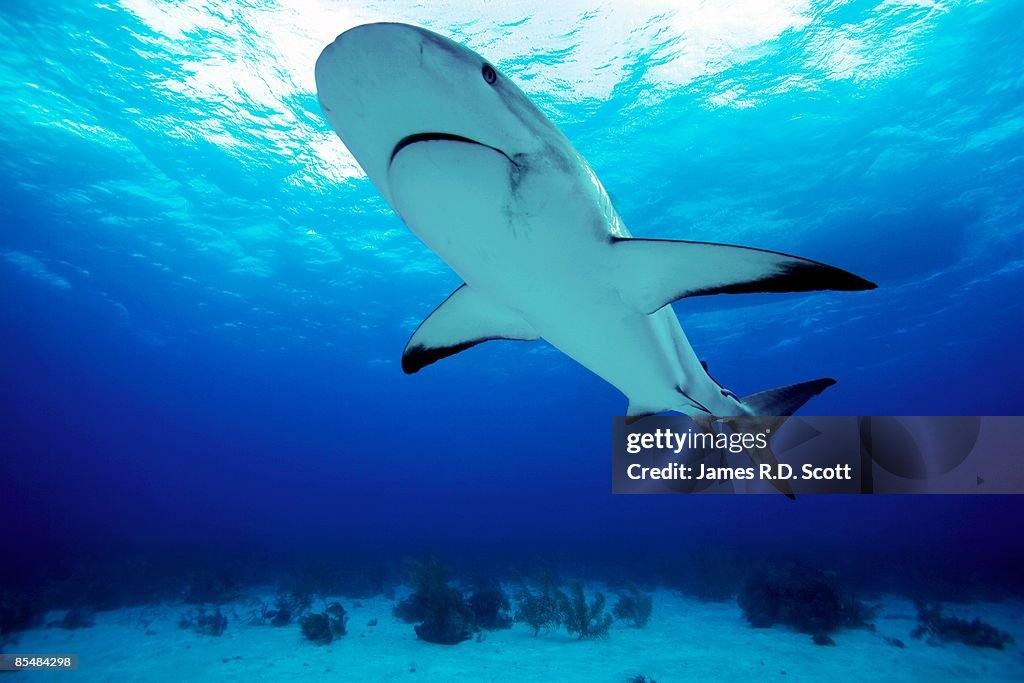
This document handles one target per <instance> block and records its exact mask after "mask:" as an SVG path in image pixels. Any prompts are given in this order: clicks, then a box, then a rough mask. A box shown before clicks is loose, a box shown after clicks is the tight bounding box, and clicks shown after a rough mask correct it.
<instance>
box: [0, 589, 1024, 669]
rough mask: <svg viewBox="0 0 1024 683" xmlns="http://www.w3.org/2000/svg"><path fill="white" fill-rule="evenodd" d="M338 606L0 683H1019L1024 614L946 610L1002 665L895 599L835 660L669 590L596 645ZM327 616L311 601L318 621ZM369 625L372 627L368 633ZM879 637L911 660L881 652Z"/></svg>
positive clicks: (160, 619) (93, 633) (33, 645)
mask: <svg viewBox="0 0 1024 683" xmlns="http://www.w3.org/2000/svg"><path fill="white" fill-rule="evenodd" d="M596 588H597V587H594V586H591V587H590V590H588V595H589V594H590V593H591V590H594V589H596ZM609 594H610V593H609ZM270 595H271V594H268V596H267V597H270ZM329 599H335V598H329ZM337 599H338V600H339V601H340V602H341V603H342V604H343V605H344V606H345V608H346V610H347V611H348V613H349V621H348V634H347V635H346V636H344V637H343V638H341V639H339V640H336V641H335V642H334V643H332V644H331V645H327V646H316V645H313V644H311V643H309V642H308V641H306V640H304V639H303V638H302V635H301V632H300V630H299V626H298V625H297V624H292V625H290V626H287V627H281V628H275V627H272V626H256V625H250V624H248V623H247V619H248V617H249V614H250V613H251V611H252V606H251V604H250V603H249V602H248V601H239V602H237V603H233V604H228V605H223V606H222V607H221V609H222V611H223V613H224V614H226V615H227V616H228V618H229V624H228V628H227V630H226V631H225V633H224V634H223V635H222V636H219V637H211V636H202V635H198V634H196V633H194V632H192V631H187V630H182V629H179V628H178V626H177V621H178V618H179V616H180V615H181V614H182V613H184V612H186V611H187V610H188V609H189V608H190V607H189V606H186V605H182V604H163V605H158V606H152V607H139V608H131V609H121V610H114V611H110V612H100V613H97V614H96V615H95V625H94V626H93V627H92V628H88V629H81V630H76V631H64V630H61V629H57V628H52V629H46V628H40V629H34V630H31V631H26V632H23V633H21V634H19V636H18V642H17V644H16V645H11V644H8V645H7V647H6V648H5V651H6V652H9V653H14V652H20V653H39V654H43V653H46V654H53V653H75V654H78V655H79V669H78V671H77V672H42V671H32V672H20V673H15V674H9V675H7V676H5V677H4V680H21V679H24V680H38V681H42V680H69V679H77V680H97V681H165V680H174V681H202V680H217V681H306V680H341V681H409V682H412V681H570V680H581V681H617V682H622V681H626V680H627V679H629V678H631V677H633V676H636V675H637V674H644V675H646V676H647V677H648V679H651V678H653V679H654V680H655V681H658V683H671V682H672V681H684V680H686V681H706V680H718V681H743V680H765V679H768V680H771V679H774V680H780V681H839V680H870V681H953V680H1003V681H1024V647H1022V644H1024V619H1022V614H1024V605H1022V604H1021V603H1019V602H1003V603H980V604H970V605H954V604H949V605H946V606H945V613H946V614H948V615H952V616H962V617H970V618H973V617H975V616H980V617H982V618H983V619H984V620H986V621H988V622H990V623H991V624H993V625H994V626H996V627H998V628H1000V629H1002V630H1005V631H1008V632H1010V633H1011V634H1012V635H1013V636H1014V638H1015V640H1016V642H1015V643H1014V644H1011V645H1009V646H1008V647H1007V649H1006V650H1003V651H998V650H992V649H978V648H972V647H968V646H965V645H961V644H955V643H942V644H929V643H928V642H926V641H925V640H914V639H912V638H911V637H910V632H911V630H913V628H914V626H915V624H916V616H915V615H916V612H915V609H914V606H913V604H912V603H911V602H909V601H908V600H906V599H903V598H898V597H886V598H883V599H882V600H881V601H880V603H881V609H880V611H879V613H878V615H877V617H876V619H875V626H876V631H874V632H871V631H867V630H846V631H840V632H838V633H835V634H833V638H834V640H835V642H836V646H835V647H828V646H824V647H823V646H817V645H814V644H813V643H812V642H811V638H810V637H809V636H807V635H805V634H801V633H796V632H793V631H789V630H786V629H782V628H772V629H753V628H751V627H750V626H749V625H748V624H747V623H746V621H745V620H744V618H743V615H742V614H741V612H740V609H739V607H738V606H737V605H736V603H735V601H733V602H705V601H700V600H696V599H693V598H690V597H688V596H685V595H682V594H680V593H678V592H674V591H669V590H658V591H656V592H655V594H654V612H653V615H652V617H651V621H650V623H649V624H648V625H647V627H646V628H642V629H636V628H631V627H629V626H627V625H625V624H624V623H622V622H616V623H615V624H614V625H613V626H612V630H611V633H610V635H609V637H608V638H607V639H604V640H592V641H577V640H576V639H575V638H574V637H572V636H570V635H568V634H567V633H566V632H565V631H564V630H561V629H559V630H553V631H550V632H548V633H546V634H545V633H542V634H541V635H540V636H538V637H534V636H533V634H532V631H531V630H530V629H529V627H527V626H526V625H524V624H515V625H514V626H513V627H512V628H511V629H508V630H500V631H490V632H486V634H485V637H484V638H483V639H482V640H480V641H476V640H469V641H466V642H464V643H461V644H459V645H456V646H444V645H432V644H429V643H425V642H423V641H421V640H418V639H417V638H416V635H415V633H414V632H413V627H412V626H411V625H410V624H406V623H403V622H401V621H400V620H398V619H396V618H395V617H394V616H392V614H391V609H392V607H393V606H394V605H395V599H393V598H385V597H383V596H378V597H375V598H370V599H363V600H347V599H344V598H337ZM322 605H323V601H317V602H315V603H314V609H321V608H322ZM60 616H61V613H53V614H52V615H50V618H53V619H55V618H58V617H60ZM372 619H377V624H376V625H375V626H370V625H368V624H369V622H370V620H372ZM886 636H888V637H890V638H898V639H900V640H902V641H903V642H904V643H905V644H906V647H905V648H903V649H900V648H898V647H895V646H893V645H891V644H889V643H888V642H887V641H886V640H885V637H886Z"/></svg>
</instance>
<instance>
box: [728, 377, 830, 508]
mask: <svg viewBox="0 0 1024 683" xmlns="http://www.w3.org/2000/svg"><path fill="white" fill-rule="evenodd" d="M835 383H836V381H835V380H834V379H831V378H829V377H825V378H822V379H814V380H811V381H810V382H801V383H799V384H790V385H789V386H785V387H777V388H775V389H769V390H768V391H762V392H759V393H756V394H751V395H750V396H746V397H744V398H743V399H742V401H743V403H744V404H745V405H746V406H747V407H748V408H749V409H750V413H751V415H750V416H742V417H732V418H728V419H727V420H726V423H727V424H728V425H729V427H730V428H731V429H733V431H753V430H754V429H755V428H756V429H757V430H763V429H767V430H768V431H770V432H771V433H772V434H775V433H776V432H778V430H779V428H780V427H782V425H783V423H785V421H786V418H787V417H789V416H790V415H792V414H793V413H795V412H796V411H798V410H800V407H801V406H802V405H803V404H805V403H807V402H808V401H809V400H811V399H812V398H814V397H815V396H817V395H818V394H820V393H821V392H823V391H825V390H826V389H828V388H829V387H830V386H832V385H833V384H835ZM760 416H764V417H769V418H771V419H769V420H763V419H762V418H761V417H760ZM747 453H748V454H749V455H750V459H751V460H753V461H754V462H755V463H756V464H758V465H761V464H767V465H770V466H771V467H772V469H773V470H775V471H777V468H778V464H779V461H778V459H777V458H776V457H775V454H774V453H773V452H772V449H771V442H770V441H769V443H768V446H767V447H766V448H751V449H748V450H747ZM772 485H773V486H774V487H775V488H776V489H778V491H779V492H781V493H784V494H785V495H786V497H787V498H791V499H792V498H796V496H795V495H794V494H793V487H791V486H790V485H789V482H788V481H786V480H784V479H772Z"/></svg>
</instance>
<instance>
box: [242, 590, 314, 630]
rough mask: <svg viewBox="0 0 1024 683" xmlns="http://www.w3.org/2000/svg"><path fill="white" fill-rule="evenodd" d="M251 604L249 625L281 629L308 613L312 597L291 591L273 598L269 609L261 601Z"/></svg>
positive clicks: (304, 593) (301, 592) (303, 592)
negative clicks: (272, 603)
mask: <svg viewBox="0 0 1024 683" xmlns="http://www.w3.org/2000/svg"><path fill="white" fill-rule="evenodd" d="M253 604H254V607H253V610H252V612H251V613H250V614H251V616H250V619H249V621H250V623H253V624H257V625H261V626H263V625H267V624H269V625H271V626H277V627H281V626H287V625H288V624H290V623H292V622H293V621H296V620H298V619H300V618H301V617H302V616H303V615H304V614H305V613H306V612H307V611H309V608H310V606H311V605H312V604H313V596H312V595H311V594H309V593H307V592H305V591H300V590H292V591H290V592H289V593H281V594H279V595H278V596H277V597H275V598H274V606H273V607H269V606H268V605H267V604H266V603H265V602H263V601H262V600H257V601H255V603H253Z"/></svg>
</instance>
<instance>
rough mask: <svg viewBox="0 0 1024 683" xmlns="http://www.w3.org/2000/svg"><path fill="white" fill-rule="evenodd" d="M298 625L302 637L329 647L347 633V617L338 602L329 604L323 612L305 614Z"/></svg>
mask: <svg viewBox="0 0 1024 683" xmlns="http://www.w3.org/2000/svg"><path fill="white" fill-rule="evenodd" d="M300 623H301V625H302V635H303V636H305V637H306V639H307V640H309V641H311V642H313V643H315V644H317V645H330V644H331V643H332V642H333V641H334V639H335V638H340V637H342V636H343V635H345V634H346V633H348V629H347V626H346V625H347V624H348V615H347V614H346V613H345V608H344V607H342V606H341V604H340V603H338V602H332V603H330V604H329V605H327V609H325V610H324V611H323V612H320V613H314V614H307V615H306V616H304V617H302V620H301V621H300Z"/></svg>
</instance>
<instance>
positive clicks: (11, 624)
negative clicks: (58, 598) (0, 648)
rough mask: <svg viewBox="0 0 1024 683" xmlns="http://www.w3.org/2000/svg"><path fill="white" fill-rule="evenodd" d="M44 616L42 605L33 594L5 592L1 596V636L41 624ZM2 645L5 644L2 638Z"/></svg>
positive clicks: (0, 639) (0, 642) (0, 640)
mask: <svg viewBox="0 0 1024 683" xmlns="http://www.w3.org/2000/svg"><path fill="white" fill-rule="evenodd" d="M42 614H43V606H42V603H41V601H40V600H39V599H38V598H37V597H35V596H34V595H33V594H30V593H18V592H15V591H5V592H4V593H3V594H0V636H6V635H7V634H8V633H14V632H15V631H24V630H27V629H30V628H32V627H33V626H35V625H36V624H37V623H39V620H40V619H41V618H42ZM0 644H3V639H2V638H0Z"/></svg>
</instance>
